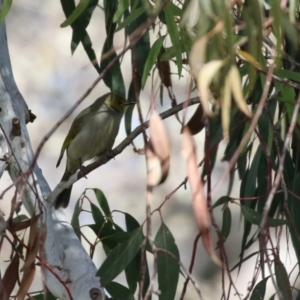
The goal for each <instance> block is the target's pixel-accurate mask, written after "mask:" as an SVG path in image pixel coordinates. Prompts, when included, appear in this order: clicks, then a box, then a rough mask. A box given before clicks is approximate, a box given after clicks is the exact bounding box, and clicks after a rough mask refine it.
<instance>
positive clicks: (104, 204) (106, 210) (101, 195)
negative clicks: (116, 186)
mask: <svg viewBox="0 0 300 300" xmlns="http://www.w3.org/2000/svg"><path fill="white" fill-rule="evenodd" d="M93 191H94V193H95V196H96V198H97V201H98V203H99V205H100V207H101V209H102V210H103V212H104V214H105V216H106V218H112V217H111V213H110V207H109V204H108V201H107V199H106V197H105V195H104V193H103V192H102V191H101V190H100V189H93Z"/></svg>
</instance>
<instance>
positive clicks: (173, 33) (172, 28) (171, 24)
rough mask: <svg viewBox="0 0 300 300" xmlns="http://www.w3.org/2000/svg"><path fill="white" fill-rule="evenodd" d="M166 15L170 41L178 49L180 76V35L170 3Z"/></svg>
mask: <svg viewBox="0 0 300 300" xmlns="http://www.w3.org/2000/svg"><path fill="white" fill-rule="evenodd" d="M164 13H165V17H166V23H167V29H168V34H169V35H170V39H171V41H172V44H173V46H175V47H177V49H176V64H177V69H178V75H179V76H180V75H181V71H182V56H181V50H180V47H179V45H180V39H179V36H180V34H179V32H178V28H177V24H176V22H175V19H174V13H173V10H172V8H171V5H170V3H168V4H167V5H166V6H165V9H164Z"/></svg>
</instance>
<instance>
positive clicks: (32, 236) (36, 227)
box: [17, 215, 46, 300]
mask: <svg viewBox="0 0 300 300" xmlns="http://www.w3.org/2000/svg"><path fill="white" fill-rule="evenodd" d="M39 218H40V215H34V216H33V217H32V218H31V224H30V233H29V240H28V247H27V252H26V259H25V263H24V265H23V267H22V268H21V271H24V274H23V277H22V280H21V284H20V289H19V291H18V293H17V299H18V300H22V299H24V298H25V296H26V294H27V292H28V290H29V288H30V286H31V284H32V281H33V278H34V275H35V258H36V256H37V253H38V251H39V249H40V247H41V246H42V243H43V242H44V241H45V238H46V228H45V226H44V225H43V224H40V223H39V222H38V221H39Z"/></svg>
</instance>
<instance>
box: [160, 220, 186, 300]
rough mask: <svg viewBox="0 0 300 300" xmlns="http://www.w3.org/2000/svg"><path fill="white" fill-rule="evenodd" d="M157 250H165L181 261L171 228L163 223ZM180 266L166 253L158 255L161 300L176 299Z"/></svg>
mask: <svg viewBox="0 0 300 300" xmlns="http://www.w3.org/2000/svg"><path fill="white" fill-rule="evenodd" d="M154 243H155V246H156V247H157V248H161V249H165V250H168V251H169V252H171V253H172V254H174V255H175V256H176V257H178V259H179V251H178V248H177V246H176V244H175V240H174V237H173V235H172V233H171V232H170V230H169V228H168V227H167V226H166V225H165V224H164V223H162V224H161V226H160V228H159V229H158V232H157V234H156V236H155V239H154ZM179 270H180V269H179V264H178V262H177V261H175V260H174V259H173V258H171V257H170V256H169V255H167V254H166V253H161V252H159V253H158V256H157V271H158V285H159V290H160V291H161V294H160V295H159V299H160V300H173V299H175V295H176V289H177V283H178V277H179Z"/></svg>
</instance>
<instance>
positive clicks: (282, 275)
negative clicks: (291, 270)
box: [275, 257, 292, 300]
mask: <svg viewBox="0 0 300 300" xmlns="http://www.w3.org/2000/svg"><path fill="white" fill-rule="evenodd" d="M275 276H276V282H277V285H278V288H279V290H280V291H281V293H282V296H283V299H284V300H292V291H291V285H290V281H289V277H288V274H287V271H286V269H285V267H284V265H283V264H282V262H281V261H280V260H279V258H278V257H277V258H275Z"/></svg>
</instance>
